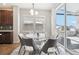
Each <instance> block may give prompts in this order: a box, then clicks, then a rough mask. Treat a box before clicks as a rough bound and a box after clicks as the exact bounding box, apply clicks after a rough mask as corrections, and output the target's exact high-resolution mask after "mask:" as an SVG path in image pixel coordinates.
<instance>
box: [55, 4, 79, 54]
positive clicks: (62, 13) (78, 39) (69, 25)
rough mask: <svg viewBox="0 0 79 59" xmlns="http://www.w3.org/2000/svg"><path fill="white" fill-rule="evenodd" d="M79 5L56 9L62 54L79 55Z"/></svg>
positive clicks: (61, 6) (63, 5) (62, 6)
mask: <svg viewBox="0 0 79 59" xmlns="http://www.w3.org/2000/svg"><path fill="white" fill-rule="evenodd" d="M76 6H79V4H77V3H76V4H74V3H72V4H71V3H68V4H61V5H60V6H59V7H58V8H57V9H56V32H57V39H58V45H59V47H60V48H59V50H60V54H64V53H61V52H63V51H64V52H65V54H73V55H79V8H78V7H76Z"/></svg>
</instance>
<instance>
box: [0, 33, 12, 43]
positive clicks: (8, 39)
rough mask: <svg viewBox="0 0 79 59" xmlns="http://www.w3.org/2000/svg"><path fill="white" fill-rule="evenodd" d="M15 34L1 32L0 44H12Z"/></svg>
mask: <svg viewBox="0 0 79 59" xmlns="http://www.w3.org/2000/svg"><path fill="white" fill-rule="evenodd" d="M12 43H13V32H0V44H12Z"/></svg>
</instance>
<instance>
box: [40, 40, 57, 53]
mask: <svg viewBox="0 0 79 59" xmlns="http://www.w3.org/2000/svg"><path fill="white" fill-rule="evenodd" d="M56 42H57V40H56V39H48V41H47V42H46V43H45V45H44V46H43V48H42V50H41V51H43V52H45V53H47V50H48V48H50V47H55V46H56Z"/></svg>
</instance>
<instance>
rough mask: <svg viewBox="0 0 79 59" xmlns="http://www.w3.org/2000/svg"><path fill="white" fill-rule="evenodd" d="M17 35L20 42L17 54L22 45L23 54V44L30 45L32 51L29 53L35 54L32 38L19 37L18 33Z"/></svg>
mask: <svg viewBox="0 0 79 59" xmlns="http://www.w3.org/2000/svg"><path fill="white" fill-rule="evenodd" d="M18 37H19V39H20V43H21V47H20V49H19V52H18V54H20V52H21V49H22V47H23V46H24V53H23V55H24V54H25V52H26V50H25V46H31V47H33V51H32V52H31V53H30V54H35V51H36V50H35V47H34V44H33V39H32V38H21V37H20V36H19V35H18Z"/></svg>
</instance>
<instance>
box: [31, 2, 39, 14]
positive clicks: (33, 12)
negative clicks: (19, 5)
mask: <svg viewBox="0 0 79 59" xmlns="http://www.w3.org/2000/svg"><path fill="white" fill-rule="evenodd" d="M30 14H31V15H38V11H36V10H35V8H34V3H32V9H30Z"/></svg>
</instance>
